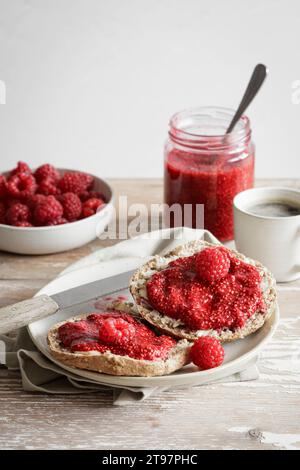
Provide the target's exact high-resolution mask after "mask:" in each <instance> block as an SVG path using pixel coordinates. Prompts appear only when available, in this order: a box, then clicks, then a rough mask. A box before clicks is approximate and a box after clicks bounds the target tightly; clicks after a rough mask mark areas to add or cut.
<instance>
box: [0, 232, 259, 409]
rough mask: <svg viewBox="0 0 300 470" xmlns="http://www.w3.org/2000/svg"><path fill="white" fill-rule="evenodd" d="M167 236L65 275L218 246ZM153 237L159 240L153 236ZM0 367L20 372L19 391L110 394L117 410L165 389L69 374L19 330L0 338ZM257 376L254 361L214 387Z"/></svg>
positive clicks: (108, 252)
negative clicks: (196, 246)
mask: <svg viewBox="0 0 300 470" xmlns="http://www.w3.org/2000/svg"><path fill="white" fill-rule="evenodd" d="M170 232H171V234H172V236H171V237H170V236H169V237H167V236H166V235H167V232H166V231H160V233H159V234H158V232H154V233H153V234H152V235H151V236H149V235H143V236H141V237H137V238H135V239H131V240H127V241H124V242H121V243H119V244H118V245H115V246H113V247H109V248H105V249H101V250H98V251H96V252H94V253H93V254H92V255H90V256H89V257H87V258H85V259H84V260H83V261H84V262H83V263H81V264H80V263H78V262H77V263H75V264H74V265H73V266H71V267H69V268H68V270H67V271H68V272H69V271H71V270H74V269H79V268H80V267H82V266H86V265H89V264H95V263H97V262H101V261H107V260H111V259H119V258H120V257H122V256H124V257H125V256H126V255H127V256H129V255H128V253H132V254H134V256H141V258H142V257H145V256H151V255H153V254H157V253H163V252H165V251H169V250H170V249H172V248H174V247H175V246H176V245H178V244H182V243H185V242H187V241H190V240H195V239H199V238H202V239H204V240H207V241H215V242H218V241H217V240H216V239H214V237H212V235H211V234H209V233H208V232H206V231H205V230H192V229H186V228H180V229H172V230H170V231H169V234H170ZM157 234H158V235H160V236H157ZM161 234H163V237H161ZM137 254H138V255H137ZM87 259H88V263H87ZM0 364H2V365H5V366H6V367H7V368H8V369H10V370H20V373H21V377H22V384H23V388H24V390H26V391H29V392H45V393H52V394H55V393H61V394H78V393H91V392H97V391H100V390H111V391H112V393H113V403H114V405H118V406H124V405H128V404H132V403H134V402H137V401H142V400H144V399H146V398H148V397H150V396H151V395H153V394H155V393H158V392H162V391H164V390H167V388H158V387H153V388H146V387H141V388H139V387H124V386H116V385H114V386H108V385H104V384H101V383H99V382H96V381H93V380H88V379H86V378H83V377H80V376H78V375H76V374H73V373H71V372H69V371H67V370H65V369H63V368H62V367H60V366H58V365H57V364H55V363H54V362H52V361H50V360H49V359H48V358H46V357H45V356H44V355H43V354H42V353H41V352H40V351H39V350H38V349H37V348H36V347H35V345H34V343H33V342H32V340H31V338H30V336H29V334H28V331H27V329H26V328H22V329H21V330H20V331H19V334H18V336H17V338H16V339H12V338H10V337H8V336H4V335H2V336H0ZM258 376H259V373H258V369H257V366H256V359H255V360H252V362H251V363H249V364H248V366H247V367H246V369H245V370H243V371H241V372H238V373H236V374H233V375H230V376H228V377H226V378H223V379H221V380H217V381H215V382H214V383H220V382H223V383H227V382H240V381H248V380H255V379H257V378H258Z"/></svg>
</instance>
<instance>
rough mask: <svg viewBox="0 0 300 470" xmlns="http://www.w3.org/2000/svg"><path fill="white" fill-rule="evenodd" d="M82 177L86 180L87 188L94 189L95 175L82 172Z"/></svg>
mask: <svg viewBox="0 0 300 470" xmlns="http://www.w3.org/2000/svg"><path fill="white" fill-rule="evenodd" d="M80 175H81V178H82V179H83V180H84V181H85V184H86V188H87V189H92V187H93V185H94V177H93V176H92V175H89V174H88V173H80Z"/></svg>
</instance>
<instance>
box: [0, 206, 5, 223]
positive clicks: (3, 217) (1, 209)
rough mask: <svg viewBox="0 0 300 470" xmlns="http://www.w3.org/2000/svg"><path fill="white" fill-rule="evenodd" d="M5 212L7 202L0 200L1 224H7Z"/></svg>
mask: <svg viewBox="0 0 300 470" xmlns="http://www.w3.org/2000/svg"><path fill="white" fill-rule="evenodd" d="M5 214H6V208H5V204H4V203H3V202H1V201H0V224H5Z"/></svg>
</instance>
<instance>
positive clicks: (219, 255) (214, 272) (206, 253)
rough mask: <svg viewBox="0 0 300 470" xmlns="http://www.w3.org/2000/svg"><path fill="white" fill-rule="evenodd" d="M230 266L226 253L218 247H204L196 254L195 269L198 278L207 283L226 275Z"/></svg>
mask: <svg viewBox="0 0 300 470" xmlns="http://www.w3.org/2000/svg"><path fill="white" fill-rule="evenodd" d="M229 268H230V259H229V257H228V255H227V253H226V252H225V251H224V250H222V249H220V248H205V249H204V250H202V251H200V253H198V254H197V256H196V260H195V269H196V272H197V275H198V277H199V278H200V279H203V280H204V281H207V282H209V283H212V282H216V281H219V280H220V279H222V278H223V277H225V276H226V274H227V273H228V271H229Z"/></svg>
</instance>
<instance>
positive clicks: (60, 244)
mask: <svg viewBox="0 0 300 470" xmlns="http://www.w3.org/2000/svg"><path fill="white" fill-rule="evenodd" d="M65 171H72V170H67V169H59V172H60V173H61V174H63V173H64V172H65ZM92 176H94V175H92ZM94 179H95V185H94V190H95V191H99V192H101V193H102V194H103V195H104V196H105V198H106V201H107V204H106V205H105V206H104V207H103V208H102V209H101V210H100V211H99V212H97V213H96V214H95V215H92V216H90V217H87V218H85V219H82V220H78V221H76V222H71V223H68V224H63V225H56V226H49V227H12V226H10V225H4V224H0V250H3V251H9V252H11V253H18V254H23V255H46V254H50V253H59V252H61V251H67V250H72V249H74V248H78V247H80V246H82V245H85V244H86V243H89V242H91V241H92V240H94V239H95V238H96V237H97V236H99V235H100V234H101V233H103V231H104V229H105V227H106V226H107V225H108V223H109V221H110V220H111V217H112V215H113V212H114V208H113V191H112V188H111V187H110V186H109V184H108V183H107V182H106V181H104V180H102V179H101V178H98V177H97V176H94Z"/></svg>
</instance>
